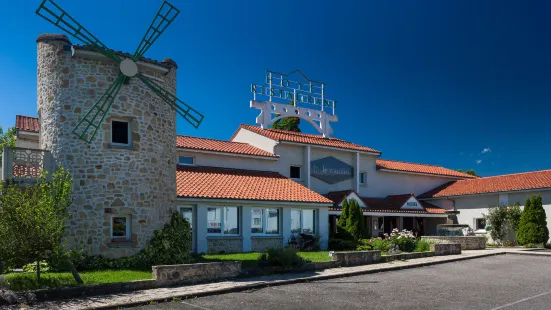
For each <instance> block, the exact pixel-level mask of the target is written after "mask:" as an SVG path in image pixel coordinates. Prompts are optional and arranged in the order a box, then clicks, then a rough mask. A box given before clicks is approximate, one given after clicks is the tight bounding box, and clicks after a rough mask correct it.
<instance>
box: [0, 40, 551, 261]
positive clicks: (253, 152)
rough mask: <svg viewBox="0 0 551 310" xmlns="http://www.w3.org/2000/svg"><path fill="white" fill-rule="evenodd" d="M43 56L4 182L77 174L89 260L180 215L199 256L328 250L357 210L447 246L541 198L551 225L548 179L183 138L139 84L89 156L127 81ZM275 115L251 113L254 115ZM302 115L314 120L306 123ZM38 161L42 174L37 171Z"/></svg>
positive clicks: (80, 239)
mask: <svg viewBox="0 0 551 310" xmlns="http://www.w3.org/2000/svg"><path fill="white" fill-rule="evenodd" d="M37 45H38V46H37V48H38V98H37V112H38V117H37V118H35V117H26V116H17V117H16V128H17V146H16V148H15V149H13V150H12V149H10V150H8V152H13V154H12V153H9V154H5V155H4V159H5V160H4V165H3V171H2V176H3V179H7V178H20V179H21V178H25V177H27V178H28V177H36V171H40V169H43V168H44V167H46V164H45V162H46V158H49V160H50V159H51V161H52V162H53V163H55V164H61V165H63V166H64V167H66V168H68V169H69V171H71V175H72V177H73V180H74V196H75V200H74V203H73V205H72V206H71V210H70V211H71V218H70V219H69V223H68V224H69V225H68V228H67V233H68V236H67V237H68V244H69V246H71V247H79V248H82V249H84V250H85V251H87V252H88V253H89V254H101V255H105V256H109V257H120V256H124V255H130V254H134V253H136V252H137V251H139V250H140V249H141V248H143V247H145V246H146V245H147V243H148V241H149V240H150V239H151V237H152V235H153V231H154V230H156V229H159V228H161V227H162V226H163V225H164V224H165V223H166V222H167V221H168V217H169V215H170V213H171V212H174V211H177V212H180V213H181V214H182V215H183V216H184V217H186V218H187V219H188V220H189V221H190V223H191V225H192V230H193V233H192V234H193V250H194V251H196V252H199V253H202V252H208V253H220V252H226V253H229V252H249V251H265V250H266V249H267V248H270V247H278V246H284V245H286V244H287V243H288V242H289V241H290V240H292V238H294V237H297V236H299V235H303V236H304V235H317V236H319V238H320V246H321V247H322V248H327V246H328V239H329V235H330V233H331V232H332V231H335V229H336V222H337V219H338V217H339V216H340V214H341V206H342V202H343V200H344V199H354V200H356V201H358V203H359V205H360V206H361V207H362V210H363V214H364V221H365V222H364V223H365V227H366V228H367V230H368V231H369V232H370V233H371V235H372V236H379V235H382V234H384V233H390V232H391V231H392V229H394V228H398V229H408V230H413V231H415V232H416V233H417V234H419V235H432V234H435V233H436V227H437V225H438V224H443V223H447V222H448V221H449V219H448V215H447V214H446V213H445V212H446V211H447V210H451V209H453V208H454V207H455V208H456V209H458V210H459V211H460V212H461V213H460V215H459V216H458V219H459V222H460V223H462V224H469V225H471V226H472V227H473V228H475V229H478V228H480V229H481V228H483V226H484V225H483V223H482V222H481V221H480V219H481V215H482V214H483V213H484V212H485V210H487V208H488V207H489V206H490V205H492V204H494V203H498V202H505V203H508V202H511V203H512V202H516V201H519V202H521V203H522V202H523V201H524V199H525V196H526V195H527V194H529V193H531V192H532V191H537V192H542V193H543V200H544V203H546V204H547V205H546V210H548V212H551V210H550V207H551V205H550V203H551V202H550V200H551V194H550V193H551V191H550V189H551V176H550V174H551V172H550V171H541V172H533V173H531V174H530V173H528V174H518V175H513V176H502V177H490V178H476V177H474V176H471V175H468V174H464V173H461V172H457V171H454V170H451V169H446V168H443V167H439V166H433V165H424V164H416V163H408V162H402V161H393V160H386V159H381V158H380V157H381V152H380V151H378V150H376V149H373V148H369V147H365V146H361V145H357V144H355V143H351V142H347V141H343V140H340V139H338V138H331V137H328V135H326V134H325V133H324V134H320V135H314V134H304V133H296V132H288V131H283V130H276V129H263V128H262V127H265V126H262V127H259V126H254V125H240V126H239V127H238V128H237V130H236V131H235V132H234V134H233V135H232V136H231V138H230V139H228V140H227V141H222V140H214V139H208V138H202V137H190V136H178V135H176V127H175V126H176V125H175V124H176V122H175V113H174V111H173V110H172V109H170V107H169V106H168V105H166V104H165V103H164V102H162V101H161V100H160V99H158V97H157V96H155V95H154V94H152V93H151V91H150V90H149V89H148V88H146V87H144V86H143V85H142V84H139V83H135V82H134V81H133V80H130V82H129V83H127V84H125V85H123V87H122V88H121V91H120V93H119V94H118V96H117V97H116V99H115V102H114V104H113V106H112V107H111V111H110V113H109V115H108V117H107V118H106V120H105V122H104V124H103V125H102V126H101V128H100V129H99V131H98V135H97V136H96V137H95V139H93V140H92V142H91V143H90V144H87V143H85V142H83V141H81V140H79V139H78V138H77V137H76V136H75V135H73V134H72V129H73V128H74V127H75V126H76V124H77V123H78V122H79V120H80V119H81V118H82V117H83V116H84V113H87V112H88V111H89V109H90V108H91V107H92V106H93V104H94V102H96V101H97V100H98V99H99V98H100V97H101V95H102V94H103V93H104V92H105V91H106V89H107V87H108V84H110V82H112V81H113V80H114V78H115V77H116V75H117V74H118V68H117V67H116V66H115V65H114V63H112V62H110V61H109V60H107V59H105V58H104V57H103V56H101V54H99V53H96V52H94V51H92V50H90V49H89V48H87V47H82V46H76V45H72V44H71V43H70V42H69V40H68V39H67V38H66V37H65V36H62V35H41V36H39V37H38V39H37ZM120 55H121V56H123V57H125V55H126V54H122V53H120ZM138 65H139V66H140V71H141V72H145V74H147V75H148V76H149V77H150V78H153V79H154V80H155V81H156V82H158V83H160V84H161V85H162V86H163V87H164V88H166V89H169V90H171V91H175V89H176V70H177V65H176V63H175V62H174V61H172V60H166V61H163V62H157V61H154V60H150V59H142V60H141V61H139V62H138ZM265 104H266V103H259V102H256V101H253V102H251V107H258V106H262V105H265ZM270 104H271V103H270ZM275 108H276V106H275V105H274V109H275ZM285 112H287V111H286V110H285ZM303 112H304V113H305V114H310V111H309V110H304V109H302V110H300V111H299V110H296V113H297V114H299V113H303ZM318 115H319V118H320V119H324V115H321V114H318ZM328 119H330V121H336V116H332V117H331V118H327V122H328V121H329V120H328ZM257 122H258V118H257ZM263 122H264V123H266V122H268V123H269V122H270V120H266V119H264V120H263ZM309 122H310V120H309ZM264 123H263V124H264ZM322 127H323V126H322ZM320 128H321V127H320ZM14 154H24V155H14ZM29 154H30V155H29ZM37 154H42V155H40V156H42V157H40V156H38V155H37ZM18 156H19V157H18ZM37 157H40V158H42V161H40V160H39V161H33V160H32V158H37ZM53 166H54V165H51V167H53Z"/></svg>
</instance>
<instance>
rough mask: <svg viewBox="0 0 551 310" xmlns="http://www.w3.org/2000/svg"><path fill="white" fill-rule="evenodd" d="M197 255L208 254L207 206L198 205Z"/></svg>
mask: <svg viewBox="0 0 551 310" xmlns="http://www.w3.org/2000/svg"><path fill="white" fill-rule="evenodd" d="M195 226H196V227H197V230H196V231H197V238H196V240H197V253H207V252H208V251H207V250H208V242H207V206H205V205H197V221H196V224H195Z"/></svg>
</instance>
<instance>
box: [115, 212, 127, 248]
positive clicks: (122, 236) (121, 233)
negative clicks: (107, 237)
mask: <svg viewBox="0 0 551 310" xmlns="http://www.w3.org/2000/svg"><path fill="white" fill-rule="evenodd" d="M130 239H131V238H130V214H125V215H113V216H112V217H111V241H113V242H125V241H128V240H130Z"/></svg>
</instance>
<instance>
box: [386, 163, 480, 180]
mask: <svg viewBox="0 0 551 310" xmlns="http://www.w3.org/2000/svg"><path fill="white" fill-rule="evenodd" d="M376 163H377V169H387V170H395V171H404V172H415V173H424V174H433V175H440V176H449V177H456V178H467V179H474V178H476V177H475V176H472V175H470V174H466V173H463V172H459V171H455V170H451V169H448V168H444V167H440V166H433V165H425V164H415V163H408V162H403V161H395V160H387V159H377V161H376Z"/></svg>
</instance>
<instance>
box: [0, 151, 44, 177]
mask: <svg viewBox="0 0 551 310" xmlns="http://www.w3.org/2000/svg"><path fill="white" fill-rule="evenodd" d="M2 154H3V155H2V171H1V173H0V176H1V179H0V180H2V181H5V180H6V181H7V180H11V181H14V182H17V183H28V182H35V181H36V179H37V178H38V177H39V176H40V174H41V173H42V172H43V171H49V172H50V173H52V172H53V171H54V169H55V165H54V160H53V157H52V154H51V153H50V152H49V151H45V150H39V149H28V148H21V147H4V150H3V153H2Z"/></svg>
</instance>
